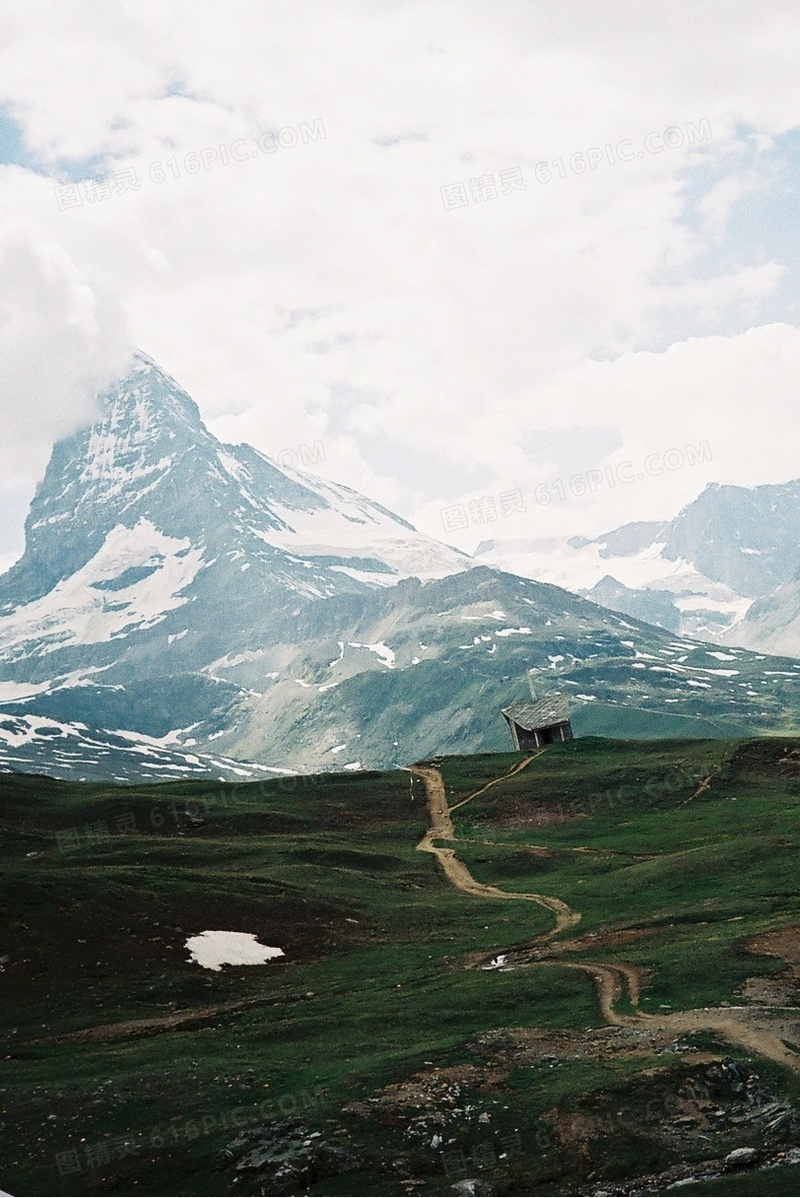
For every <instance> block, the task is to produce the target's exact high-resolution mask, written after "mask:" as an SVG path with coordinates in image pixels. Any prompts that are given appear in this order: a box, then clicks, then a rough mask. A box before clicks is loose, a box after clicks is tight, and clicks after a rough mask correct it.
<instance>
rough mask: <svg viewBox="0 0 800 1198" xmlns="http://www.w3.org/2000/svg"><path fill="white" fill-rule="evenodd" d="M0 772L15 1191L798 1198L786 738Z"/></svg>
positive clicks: (793, 850) (795, 974)
mask: <svg viewBox="0 0 800 1198" xmlns="http://www.w3.org/2000/svg"><path fill="white" fill-rule="evenodd" d="M0 786H1V787H2V791H3V816H2V818H3V825H4V833H5V835H4V838H3V843H4V856H5V871H4V872H5V877H6V879H7V882H6V886H5V889H4V895H3V906H4V916H5V919H4V925H5V929H6V930H5V931H4V934H3V937H4V938H3V944H2V946H0V953H1V954H2V956H3V983H4V987H5V989H6V992H7V995H8V998H9V1000H10V1001H9V1004H8V1007H7V1013H6V1015H5V1016H4V1025H5V1026H4V1028H3V1032H2V1038H3V1050H2V1051H3V1055H4V1057H5V1058H6V1061H7V1063H11V1062H13V1073H12V1072H7V1073H6V1074H5V1076H4V1078H3V1083H2V1087H3V1092H2V1095H0V1097H2V1100H3V1107H4V1109H5V1111H6V1112H7V1113H6V1116H5V1119H4V1127H3V1132H2V1135H3V1137H4V1146H3V1150H2V1156H3V1160H4V1161H5V1162H6V1169H7V1173H6V1175H5V1176H4V1177H3V1178H2V1180H1V1181H0V1184H2V1185H3V1186H4V1188H8V1189H9V1190H10V1191H11V1192H12V1193H19V1194H24V1193H26V1192H28V1193H35V1192H52V1193H55V1194H100V1193H111V1194H113V1193H119V1194H120V1195H122V1194H127V1193H131V1192H139V1193H142V1194H146V1193H170V1194H202V1193H207V1194H216V1193H232V1194H233V1193H240V1194H246V1193H254V1194H255V1193H267V1194H290V1193H294V1192H297V1191H298V1188H299V1189H301V1190H302V1192H308V1193H312V1194H337V1193H341V1194H344V1193H349V1194H364V1195H371V1194H406V1193H418V1194H430V1195H434V1194H442V1193H450V1192H453V1193H456V1192H458V1191H457V1190H456V1189H453V1188H452V1187H453V1186H457V1185H458V1183H459V1181H460V1180H461V1179H465V1180H469V1179H473V1180H475V1181H476V1182H477V1184H479V1186H483V1187H485V1188H484V1189H483V1191H480V1190H478V1191H475V1192H485V1193H498V1194H500V1193H507V1194H514V1193H518V1194H528V1193H530V1194H537V1193H541V1194H543V1195H544V1194H548V1193H563V1194H570V1193H574V1194H582V1193H595V1192H597V1193H598V1194H599V1193H600V1192H602V1193H606V1194H613V1193H620V1194H623V1193H628V1192H630V1191H631V1189H633V1192H637V1193H640V1192H649V1193H660V1192H663V1190H664V1189H665V1188H666V1185H667V1184H670V1183H671V1181H673V1180H679V1179H684V1180H688V1179H689V1178H694V1179H695V1182H694V1183H693V1184H692V1185H687V1187H686V1192H688V1193H694V1192H698V1193H699V1192H704V1193H711V1192H717V1191H715V1190H714V1186H717V1187H718V1192H720V1193H755V1192H759V1191H758V1190H757V1189H752V1188H748V1187H752V1186H753V1185H757V1184H760V1183H759V1180H758V1179H759V1178H760V1177H763V1178H767V1177H768V1178H769V1182H768V1184H769V1185H772V1186H774V1187H780V1186H781V1185H782V1186H784V1188H783V1189H781V1188H773V1189H772V1191H771V1192H773V1193H792V1192H793V1190H792V1188H791V1187H792V1186H795V1185H796V1181H797V1176H796V1173H797V1169H798V1166H797V1165H795V1164H793V1163H792V1160H793V1158H792V1156H791V1153H792V1151H793V1148H792V1145H793V1143H794V1139H793V1137H794V1136H795V1135H796V1119H797V1115H796V1103H797V1101H798V1098H800V1076H799V1075H798V1073H797V1055H796V1051H797V1045H798V1043H799V1042H800V1023H799V1022H798V1015H797V1008H800V931H798V928H799V927H800V912H799V911H798V907H797V898H796V885H795V877H796V864H795V863H796V857H797V850H798V833H797V826H798V825H797V803H798V796H800V741H797V740H795V739H791V738H764V739H755V740H754V739H750V740H730V741H718V740H717V741H714V740H692V741H669V740H661V741H638V742H632V741H629V742H621V741H609V740H603V739H600V738H595V737H586V738H583V739H579V740H575V741H572V742H568V743H566V744H564V745H557V746H550V747H548V748H547V749H546V750H545V751H544V752H543V753H541V754H539V755H537V756H535V757H533V758H532V759H530V760H526V759H525V758H520V757H519V755H517V754H511V753H507V754H505V753H499V754H494V753H487V754H482V755H478V756H460V757H459V756H450V757H447V756H446V757H443V758H441V759H440V758H437V759H436V760H435V761H432V760H428V761H422V762H420V763H419V764H418V765H417V766H415V767H414V769H413V771H412V772H411V773H409V772H408V771H401V770H396V771H389V772H385V773H378V772H369V771H366V772H358V771H353V772H351V773H338V774H327V775H326V774H322V775H311V776H306V777H300V778H284V779H279V780H273V781H267V780H265V781H260V782H257V783H241V784H226V783H215V782H211V781H201V780H199V779H198V780H193V781H185V782H181V783H168V784H162V785H160V786H158V785H150V784H141V785H134V786H127V787H114V786H109V785H100V784H92V783H84V784H69V783H65V782H58V781H56V780H52V779H46V778H42V777H32V776H28V777H24V776H6V777H4V778H2V779H0ZM431 812H433V814H434V819H433V821H431V818H430V815H431ZM126 813H128V814H130V815H132V816H133V817H134V819H133V823H132V824H131V823H130V822H129V824H128V828H129V830H128V831H119V832H115V833H113V834H112V835H110V836H108V837H107V838H106V839H95V840H94V841H92V840H89V842H88V843H86V844H85V845H84V846H83V847H81V848H80V849H73V850H71V851H66V850H65V849H64V847H63V834H64V832H65V831H67V830H69V829H70V828H74V827H76V826H84V827H91V826H96V825H97V824H98V822H101V821H104V822H105V823H106V824H107V825H108V826H109V827H112V828H113V827H115V826H116V825H115V821H116V819H117V818H118V817H119V816H120V815H121V814H126ZM155 813H158V816H159V817H160V818H155ZM59 834H61V837H62V841H61V842H60V841H59V839H58V835H59ZM420 849H422V850H423V851H419V850H420ZM447 854H451V855H452V856H450V858H449V860H450V862H451V864H450V865H448V859H447ZM455 862H458V863H460V866H459V869H456V867H455V864H454V863H455ZM454 870H455V872H456V874H458V875H459V876H460V878H461V881H463V882H466V880H467V879H471V880H472V882H473V883H474V887H472V888H471V887H469V886H467V890H468V891H469V892H467V893H465V891H464V889H463V888H460V887H459V886H458V885H453V876H454ZM462 871H463V872H462ZM500 900H502V901H500ZM206 929H229V930H231V931H238V932H242V933H249V934H252V935H254V936H257V937H258V940H259V942H260V943H263V944H266V945H276V946H279V947H280V948H281V949H282V950H283V952H284V954H285V955H284V956H283V957H280V958H276V959H274V960H270V961H268V962H266V963H265V964H264V965H261V966H256V967H253V966H247V967H236V966H223V967H222V969H221V970H219V971H218V972H213V971H210V970H208V969H203V968H201V967H200V966H199V965H198V964H197V963H196V962H192V961H190V959H189V954H188V952H187V950H186V948H185V942H186V939H187V937H190V936H193V935H197V934H199V933H201V932H203V931H204V930H206ZM744 1148H753V1149H754V1150H755V1156H754V1158H753V1159H752V1160H750V1158H749V1157H747V1154H745V1158H747V1159H748V1160H750V1163H749V1165H748V1167H747V1168H745V1167H741V1168H739V1169H736V1170H735V1171H733V1172H731V1167H726V1166H725V1164H724V1160H725V1158H726V1157H727V1156H729V1155H730V1153H732V1152H735V1151H736V1150H738V1149H744ZM759 1166H775V1167H774V1168H770V1169H768V1171H767V1172H765V1173H761V1174H759V1173H757V1172H756V1173H754V1172H753V1170H754V1168H758V1167H759ZM715 1178H717V1179H718V1180H715ZM781 1179H782V1180H781ZM637 1186H638V1187H639V1188H637ZM643 1187H644V1188H643ZM648 1187H649V1188H648ZM697 1187H700V1188H697ZM731 1187H733V1188H731ZM736 1187H738V1188H736Z"/></svg>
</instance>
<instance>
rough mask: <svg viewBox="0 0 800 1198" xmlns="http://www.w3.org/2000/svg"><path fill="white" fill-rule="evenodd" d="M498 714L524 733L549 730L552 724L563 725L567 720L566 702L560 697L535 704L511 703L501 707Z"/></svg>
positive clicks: (553, 697)
mask: <svg viewBox="0 0 800 1198" xmlns="http://www.w3.org/2000/svg"><path fill="white" fill-rule="evenodd" d="M500 712H501V714H502V715H504V716H505V717H506V719H508V720H513V722H514V723H515V724H516V725H517V726H518V727H519V728H524V729H525V731H526V732H536V731H537V730H538V729H539V728H550V727H552V725H553V724H565V723H566V722H567V720H568V719H569V709H568V707H567V701H566V699H563V698H562V697H561V695H551V696H550V697H549V698H546V699H537V701H536V702H535V703H512V705H511V706H510V707H502V708H501V709H500Z"/></svg>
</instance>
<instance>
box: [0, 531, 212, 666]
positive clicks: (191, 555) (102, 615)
mask: <svg viewBox="0 0 800 1198" xmlns="http://www.w3.org/2000/svg"><path fill="white" fill-rule="evenodd" d="M202 563H203V550H202V548H200V547H196V546H193V545H192V543H191V541H190V540H189V539H188V538H176V537H170V536H167V535H166V534H165V533H162V532H160V531H159V530H158V529H157V528H156V527H155V526H154V525H153V524H152V523H151V522H150V521H149V520H144V519H142V520H139V521H138V522H137V523H136V524H135V525H134V526H133V528H126V527H125V526H124V525H121V524H119V525H116V526H115V527H114V528H113V529H112V530H111V532H110V533H109V534H108V536H106V537H105V538H104V540H103V543H102V545H101V546H100V548H99V549H98V551H97V552H96V553H95V554H94V555H93V557H91V558H90V560H89V561H88V562H87V563H86V565H85V566H83V567H81V568H80V569H79V570H76V572H75V573H74V574H72V575H70V576H69V577H67V578H64V579H62V580H61V582H59V583H58V584H57V585H56V586H55V587H54V588H53V590H52V591H51V592H50V593H49V594H48V595H46V596H44V597H42V598H41V599H36V600H34V601H33V602H31V603H26V604H23V605H22V606H20V607H18V608H17V609H16V610H15V611H13V612H11V613H10V614H9V615H7V616H5V617H4V618H3V619H2V621H0V658H3V659H5V660H17V659H18V658H20V657H27V656H29V655H36V656H39V655H44V654H47V653H52V652H54V651H56V650H58V649H62V648H64V646H65V645H70V644H81V645H93V644H99V643H101V642H104V641H110V640H113V639H115V638H117V637H125V636H127V635H128V634H129V633H130V632H131V631H133V630H134V629H137V630H141V629H145V628H151V627H153V625H154V624H157V623H159V622H160V621H161V620H163V619H164V618H165V616H166V614H167V612H169V611H172V610H173V609H175V608H177V607H181V606H182V605H183V604H185V603H186V602H188V598H187V596H186V595H182V594H181V592H182V591H184V590H185V588H186V587H188V586H189V585H190V583H191V582H193V580H194V579H195V577H196V576H197V573H198V571H199V570H200V568H201V566H202Z"/></svg>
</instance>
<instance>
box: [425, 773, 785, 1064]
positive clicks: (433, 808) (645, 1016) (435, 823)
mask: <svg viewBox="0 0 800 1198" xmlns="http://www.w3.org/2000/svg"><path fill="white" fill-rule="evenodd" d="M541 751H542V752H543V751H544V750H541ZM538 756H539V754H538V753H537V754H534V755H533V756H532V757H528V758H525V759H524V760H523V761H521V762H519V763H518V764H517V765H516V766H515V767H514V768H513V769H512V770H510V771H509V772H508V773H505V774H502V775H501V776H500V777H498V778H494V779H492V781H491V782H487V783H486V784H485V785H484V786H482V787H480V789H479V790H476V791H474V792H473V793H472V794H470V795H467V797H466V798H465V799H461V800H460V801H459V802H458V803H455V804H454V805H453V806H452V807H449V806H448V803H447V791H446V788H445V784H444V779H443V778H442V775H441V771H440V770H439V769H437V768H436V767H435V766H427V765H414V766H409V767H406V768H408V769H409V772H410V773H411V774H412V775H414V776H416V777H418V778H420V779H421V780H422V782H423V785H424V787H425V794H426V799H427V808H428V817H429V820H430V826H429V828H428V830H427V831H426V833H425V835H424V836H423V837H422V840H420V842H419V844H418V845H417V849H418V850H420V851H421V852H424V853H431V854H433V856H435V857H436V859H437V861H438V862H439V865H440V866H441V868H442V871H443V873H444V875H445V877H446V878H447V880H448V881H449V882H450V883H451V884H452V885H453V886H455V887H457V888H458V889H459V890H462V891H463V892H464V893H465V894H471V895H474V896H475V897H476V898H485V899H503V900H508V899H515V900H520V899H522V900H525V901H527V902H532V903H537V904H538V905H539V906H540V907H545V908H546V909H547V910H548V911H551V912H552V914H553V917H554V920H555V923H554V926H553V927H552V928H551V930H550V931H549V932H546V933H544V935H541V936H537V937H536V939H535V940H534V941H533V944H532V946H531V948H530V949H528V950H525V954H526V957H527V959H526V960H525V961H524V962H521V963H520V965H519V966H517V967H518V968H531V967H536V966H560V967H562V968H563V969H578V970H581V971H582V972H583V973H587V974H588V975H589V976H590V977H591V978H592V981H593V982H594V985H595V988H596V990H597V997H598V1001H599V1004H600V1011H601V1014H602V1016H603V1019H604V1020H605V1021H606V1023H609V1024H612V1025H613V1026H615V1027H639V1028H642V1027H647V1028H652V1029H655V1030H659V1031H665V1032H669V1033H670V1034H675V1035H681V1034H683V1035H685V1034H687V1033H692V1032H700V1031H711V1032H717V1033H718V1034H719V1035H721V1036H723V1037H724V1038H725V1039H726V1040H729V1041H730V1042H731V1043H732V1044H737V1045H739V1046H740V1047H742V1048H744V1049H745V1050H746V1051H748V1052H751V1053H754V1054H756V1055H758V1056H763V1057H767V1058H768V1059H769V1060H771V1061H775V1062H776V1063H777V1064H779V1065H783V1066H785V1067H786V1068H787V1069H790V1070H792V1072H794V1073H800V1054H798V1053H796V1052H794V1051H792V1049H790V1048H789V1047H788V1046H787V1045H786V1043H784V1041H783V1040H782V1039H781V1037H780V1036H779V1035H778V1034H777V1032H775V1031H774V1030H772V1029H771V1028H770V1027H763V1026H758V1019H759V1016H760V1018H761V1020H762V1021H763V1020H764V1018H765V1013H764V1012H763V1011H760V1012H759V1011H758V1010H755V1011H754V1010H752V1009H749V1008H735V1007H724V1008H719V1007H717V1008H715V1007H704V1008H699V1009H695V1010H689V1011H673V1012H671V1013H669V1014H651V1013H648V1012H644V1011H640V1010H639V1009H638V1007H639V990H640V984H641V971H640V970H639V969H638V968H637V967H636V966H635V965H632V964H630V963H628V962H625V961H565V960H564V958H563V957H562V956H556V955H554V954H555V953H558V952H559V946H558V945H549V946H548V947H549V953H548V954H547V955H545V954H542V955H541V956H540V955H539V954H538V951H537V947H536V946H537V945H542V946H544V945H545V944H546V943H547V942H548V941H550V940H552V938H553V937H554V936H557V935H559V934H560V933H561V932H563V931H565V930H566V929H567V928H571V927H574V926H575V924H577V923H578V922H579V921H580V918H581V914H580V912H579V911H575V910H574V909H573V908H571V907H569V906H567V904H566V903H564V902H562V900H561V899H559V898H555V897H554V896H552V895H547V894H532V893H530V892H516V891H511V890H501V889H500V888H499V887H498V886H487V885H484V884H483V883H482V882H477V881H476V880H475V879H474V878H473V876H472V874H471V873H470V872H469V870H468V869H467V867H466V865H465V864H464V862H463V861H461V860H460V858H459V857H458V856H457V855H456V851H455V849H454V848H450V847H449V846H443V845H440V844H437V843H436V841H440V840H450V841H456V840H457V837H456V833H455V828H454V827H453V820H452V812H453V811H455V810H456V808H458V807H462V806H463V805H464V803H467V802H469V800H470V799H473V798H475V797H476V796H477V795H479V794H483V792H484V791H485V790H488V789H489V787H490V786H495V785H496V784H497V783H499V782H502V781H504V779H506V778H510V777H511V776H512V775H513V774H516V773H518V772H519V771H520V770H521V769H524V768H525V767H526V766H527V765H528V764H529V762H531V761H533V760H534V757H538ZM710 780H711V779H710V778H709V779H704V780H703V782H704V783H705V785H708V783H709V782H710ZM702 788H703V783H701V788H700V789H702ZM696 793H697V792H696ZM692 797H693V798H694V797H695V796H694V795H693V796H692ZM475 843H481V842H480V841H476V842H475ZM566 947H567V946H566V945H565V946H564V949H565V950H566ZM500 955H504V956H506V957H508V956H513V955H514V953H513V951H512V950H508V951H507V952H506V953H505V954H503V953H502V950H495V951H494V952H492V953H489V954H484V955H483V956H482V957H480V956H479V957H478V959H477V960H476V961H475V962H474V963H473V968H475V967H477V968H484V969H486V968H493V967H494V968H497V967H498V966H494V965H487V964H485V962H488V961H490V960H492V959H494V960H496V959H497V958H498V957H499V956H500ZM623 997H624V998H627V999H628V1001H629V1002H630V1005H631V1007H632V1008H633V1012H632V1014H627V1013H623V1012H621V1011H618V1010H617V1009H616V1004H617V1003H618V1002H619V1001H620V999H621V998H623ZM767 1019H768V1016H767Z"/></svg>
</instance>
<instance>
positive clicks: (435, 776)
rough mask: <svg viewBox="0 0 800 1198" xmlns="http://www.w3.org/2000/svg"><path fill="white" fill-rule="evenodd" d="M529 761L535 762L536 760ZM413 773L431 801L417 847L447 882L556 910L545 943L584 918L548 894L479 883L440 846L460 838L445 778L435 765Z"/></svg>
mask: <svg viewBox="0 0 800 1198" xmlns="http://www.w3.org/2000/svg"><path fill="white" fill-rule="evenodd" d="M528 760H532V758H529V759H528ZM523 765H527V762H524V763H523ZM523 765H520V766H518V767H517V769H516V770H514V771H513V772H514V773H516V772H517V771H518V770H519V769H522V768H523ZM411 772H412V773H413V774H416V775H417V776H418V777H419V778H421V779H422V781H423V783H424V785H425V793H426V795H427V800H428V815H429V817H430V827H429V828H428V831H427V832H426V833H425V835H424V836H423V837H422V840H421V841H420V842H419V844H418V845H417V848H418V849H419V850H420V851H421V852H424V853H433V855H434V856H435V857H436V859H437V861H438V862H439V864H440V865H441V867H442V870H443V872H444V874H445V876H446V878H447V880H448V881H449V882H451V883H452V885H453V886H456V887H458V889H459V890H463V891H464V893H465V894H472V895H474V896H475V897H476V898H488V899H522V900H524V901H526V902H530V903H538V905H539V906H540V907H545V908H546V909H547V910H548V911H552V913H553V915H554V917H555V925H554V927H553V928H551V930H550V931H549V932H547V933H546V935H545V936H544V937H541V939H543V940H549V939H550V938H551V937H552V936H557V935H558V934H559V932H563V931H565V929H566V928H571V927H574V925H575V924H576V923H577V922H578V920H579V919H580V914H579V913H578V912H577V911H573V910H572V908H571V907H568V906H567V904H566V903H562V901H561V899H558V898H553V897H552V896H551V895H548V894H530V893H528V892H523V893H520V892H516V891H513V890H501V889H500V888H499V886H485V885H484V884H483V883H482V882H476V881H475V879H474V878H473V876H472V874H471V873H470V872H469V870H468V869H467V867H466V865H465V864H464V862H463V861H462V860H461V859H460V858H459V857H457V856H456V852H455V849H451V848H444V847H442V846H441V845H438V844H436V843H435V842H436V841H437V840H455V839H456V834H455V829H454V827H453V821H452V819H451V814H450V813H451V811H454V810H455V807H453V808H450V807H448V805H447V793H446V791H445V785H444V779H443V778H442V775H441V773H440V771H439V770H438V769H436V768H435V767H434V766H424V765H415V766H412V767H411ZM507 777H510V774H503V778H507ZM500 781H502V779H501V778H495V779H494V782H500ZM494 782H490V783H487V786H484V787H482V788H481V791H483V790H486V789H488V786H492V785H494ZM481 791H476V792H475V794H479V793H481ZM467 797H468V798H474V797H475V795H468V796H467ZM466 802H467V799H462V800H461V803H458V804H456V806H459V807H460V806H461V805H462V804H463V803H466Z"/></svg>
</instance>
